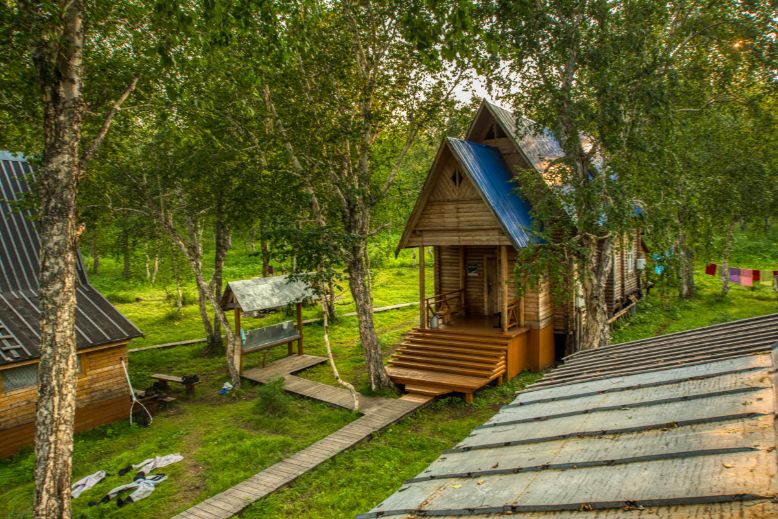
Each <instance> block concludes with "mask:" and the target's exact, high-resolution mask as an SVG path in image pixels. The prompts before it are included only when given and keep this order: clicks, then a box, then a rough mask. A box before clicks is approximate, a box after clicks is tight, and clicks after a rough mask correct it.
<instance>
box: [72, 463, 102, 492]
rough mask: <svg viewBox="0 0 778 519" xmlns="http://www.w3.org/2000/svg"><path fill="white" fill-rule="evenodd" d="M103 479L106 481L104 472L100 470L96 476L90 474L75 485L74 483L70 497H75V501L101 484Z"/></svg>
mask: <svg viewBox="0 0 778 519" xmlns="http://www.w3.org/2000/svg"><path fill="white" fill-rule="evenodd" d="M103 479H105V471H104V470H98V471H97V472H95V473H94V474H89V475H88V476H87V477H85V478H81V479H79V480H78V481H76V482H75V483H73V486H72V487H71V490H70V495H71V496H72V497H73V499H76V498H77V497H78V496H80V495H81V494H82V493H83V492H84V491H85V490H89V489H90V488H92V487H93V486H95V485H97V484H98V483H100V482H101V481H102V480H103Z"/></svg>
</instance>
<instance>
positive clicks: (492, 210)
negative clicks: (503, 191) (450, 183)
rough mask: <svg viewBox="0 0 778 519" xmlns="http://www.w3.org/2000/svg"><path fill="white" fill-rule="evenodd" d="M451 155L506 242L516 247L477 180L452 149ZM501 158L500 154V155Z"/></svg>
mask: <svg viewBox="0 0 778 519" xmlns="http://www.w3.org/2000/svg"><path fill="white" fill-rule="evenodd" d="M448 145H449V144H448V140H446V146H448ZM450 153H451V155H452V156H453V157H454V160H456V161H457V164H458V165H459V167H460V169H461V170H462V171H463V172H464V174H465V176H466V177H467V179H468V180H469V181H470V183H471V184H473V186H474V187H475V190H476V192H477V193H478V196H480V197H481V201H482V202H483V203H484V205H485V206H486V207H488V208H489V212H490V213H492V216H493V217H494V219H495V220H497V224H498V225H499V226H500V229H502V233H503V234H504V235H505V238H506V239H507V240H508V242H509V243H510V244H511V246H512V247H513V248H514V249H516V248H517V247H516V244H515V243H513V240H512V239H511V234H510V233H509V232H508V230H507V229H506V228H505V224H504V223H503V221H502V220H500V217H499V216H497V213H496V212H494V207H492V204H490V203H489V201H488V200H487V199H486V197H485V196H484V193H483V191H481V188H480V186H479V185H478V182H475V181H474V180H473V177H471V176H470V172H469V171H468V170H467V168H465V167H463V166H462V163H461V162H460V161H459V157H457V155H456V153H454V152H453V151H450ZM500 158H502V155H501V156H500ZM503 160H504V159H503Z"/></svg>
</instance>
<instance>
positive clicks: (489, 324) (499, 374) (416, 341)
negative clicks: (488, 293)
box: [387, 316, 528, 402]
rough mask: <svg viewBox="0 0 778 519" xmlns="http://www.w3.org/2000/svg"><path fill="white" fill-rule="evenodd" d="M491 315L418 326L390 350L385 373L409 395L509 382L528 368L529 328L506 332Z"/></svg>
mask: <svg viewBox="0 0 778 519" xmlns="http://www.w3.org/2000/svg"><path fill="white" fill-rule="evenodd" d="M495 323H496V321H495V319H494V318H492V317H469V318H468V317H461V316H460V317H459V318H456V317H454V318H452V319H451V320H450V321H449V322H448V323H447V324H442V325H441V326H439V327H438V328H429V327H427V328H422V327H419V328H416V329H414V330H413V331H411V332H410V333H408V334H407V335H406V336H405V338H404V340H403V342H402V343H401V344H400V346H399V347H398V348H397V350H395V352H394V353H393V354H392V357H391V358H390V360H389V366H388V367H387V371H388V372H389V376H390V377H391V378H392V380H393V381H394V382H395V383H396V384H400V385H402V386H404V388H405V391H406V392H407V393H411V394H419V395H426V396H438V395H444V394H447V393H452V392H456V393H463V394H464V396H465V400H466V401H467V402H472V400H473V393H474V392H475V391H477V390H478V389H480V388H482V387H484V386H486V385H488V384H490V383H491V382H493V381H496V382H497V383H498V384H501V383H502V382H503V381H505V380H510V379H511V378H513V377H514V376H516V375H517V374H519V373H520V372H521V371H522V370H524V369H525V368H526V367H527V366H526V344H527V335H528V334H527V332H528V329H527V328H519V327H513V328H511V329H510V330H509V331H508V332H503V331H502V327H501V326H496V325H495Z"/></svg>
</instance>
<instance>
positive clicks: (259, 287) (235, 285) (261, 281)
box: [222, 276, 316, 312]
mask: <svg viewBox="0 0 778 519" xmlns="http://www.w3.org/2000/svg"><path fill="white" fill-rule="evenodd" d="M233 296H234V298H235V300H236V301H237V303H238V306H239V307H240V309H241V310H242V311H244V312H256V311H258V310H270V309H272V308H280V307H282V306H286V305H288V304H293V303H302V302H304V301H308V300H312V299H315V297H316V296H315V294H314V292H313V290H311V288H310V287H309V286H308V285H307V284H306V283H305V282H304V281H302V280H300V279H295V278H294V277H292V276H274V277H267V278H253V279H244V280H242V281H230V282H229V283H227V289H226V290H225V291H224V295H223V296H222V308H224V309H225V310H229V309H231V308H234V304H233V303H232V297H233Z"/></svg>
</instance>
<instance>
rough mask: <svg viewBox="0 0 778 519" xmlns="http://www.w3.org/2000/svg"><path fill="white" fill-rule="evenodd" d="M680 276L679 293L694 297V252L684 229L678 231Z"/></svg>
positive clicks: (682, 295)
mask: <svg viewBox="0 0 778 519" xmlns="http://www.w3.org/2000/svg"><path fill="white" fill-rule="evenodd" d="M678 277H679V280H680V283H681V285H680V288H679V294H678V295H679V296H681V297H682V298H683V299H689V298H691V297H694V293H695V290H696V289H695V286H694V253H693V252H692V250H691V248H690V247H689V244H688V243H687V242H686V233H685V232H684V231H683V230H681V232H679V233H678Z"/></svg>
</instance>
